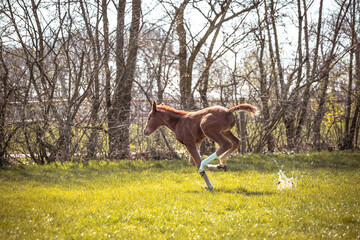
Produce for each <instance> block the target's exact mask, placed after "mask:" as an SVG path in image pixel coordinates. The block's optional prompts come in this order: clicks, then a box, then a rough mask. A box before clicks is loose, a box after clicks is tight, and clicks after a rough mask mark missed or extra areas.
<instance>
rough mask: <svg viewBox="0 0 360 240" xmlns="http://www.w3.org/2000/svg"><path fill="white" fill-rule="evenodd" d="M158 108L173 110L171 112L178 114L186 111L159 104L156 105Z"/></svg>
mask: <svg viewBox="0 0 360 240" xmlns="http://www.w3.org/2000/svg"><path fill="white" fill-rule="evenodd" d="M156 108H157V109H158V110H168V111H170V112H173V113H178V114H186V113H187V112H186V111H183V110H176V109H174V108H172V107H170V106H166V105H160V106H157V107H156Z"/></svg>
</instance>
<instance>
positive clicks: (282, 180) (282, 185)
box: [278, 170, 296, 190]
mask: <svg viewBox="0 0 360 240" xmlns="http://www.w3.org/2000/svg"><path fill="white" fill-rule="evenodd" d="M278 175H279V182H278V189H279V190H284V189H294V188H295V187H296V185H295V180H296V179H294V178H293V177H291V178H288V177H286V176H285V174H284V172H283V171H282V170H279V172H278Z"/></svg>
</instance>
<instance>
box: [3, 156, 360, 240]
mask: <svg viewBox="0 0 360 240" xmlns="http://www.w3.org/2000/svg"><path fill="white" fill-rule="evenodd" d="M214 162H215V161H214ZM228 167H229V171H228V172H225V173H224V172H209V173H208V176H209V178H210V180H211V181H212V183H213V185H214V188H215V189H214V191H212V192H207V191H204V190H202V189H201V187H202V186H204V182H203V179H202V178H201V177H200V175H199V174H198V173H197V172H196V170H195V168H194V167H192V166H190V164H188V162H187V160H173V161H122V162H109V163H107V162H89V164H87V165H84V164H75V163H67V164H64V165H60V164H53V165H47V166H36V165H30V166H22V167H14V168H10V169H6V170H0V206H1V207H0V239H108V238H113V239H197V238H200V239H224V238H225V239H264V238H267V239H268V238H270V239H356V238H360V171H359V170H360V152H355V153H343V152H335V153H328V152H322V153H311V154H296V155H290V156H286V155H282V154H280V155H256V154H254V155H245V156H240V157H234V158H232V159H230V160H229V163H228ZM280 168H281V169H282V170H284V171H286V173H285V174H287V175H290V176H291V173H292V172H294V177H295V176H296V177H297V179H298V180H297V187H296V189H294V190H287V191H279V190H277V180H278V176H277V172H278V170H279V169H280Z"/></svg>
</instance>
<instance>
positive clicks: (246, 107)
mask: <svg viewBox="0 0 360 240" xmlns="http://www.w3.org/2000/svg"><path fill="white" fill-rule="evenodd" d="M235 111H246V112H248V113H250V114H254V115H255V114H257V113H258V109H257V108H256V107H254V106H253V105H250V104H240V105H237V106H234V107H232V108H229V109H228V110H227V112H228V113H233V112H235Z"/></svg>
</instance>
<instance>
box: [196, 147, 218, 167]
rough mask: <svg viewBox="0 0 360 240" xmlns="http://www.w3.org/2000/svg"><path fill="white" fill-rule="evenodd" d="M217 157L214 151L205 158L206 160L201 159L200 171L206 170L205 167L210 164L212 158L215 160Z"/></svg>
mask: <svg viewBox="0 0 360 240" xmlns="http://www.w3.org/2000/svg"><path fill="white" fill-rule="evenodd" d="M216 157H217V155H216V152H214V153H213V154H211V155H210V156H208V157H207V158H205V159H204V160H202V161H201V164H200V168H199V172H204V171H205V170H204V167H205V166H206V165H208V164H209V162H211V161H212V160H214V159H215V158H216Z"/></svg>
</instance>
